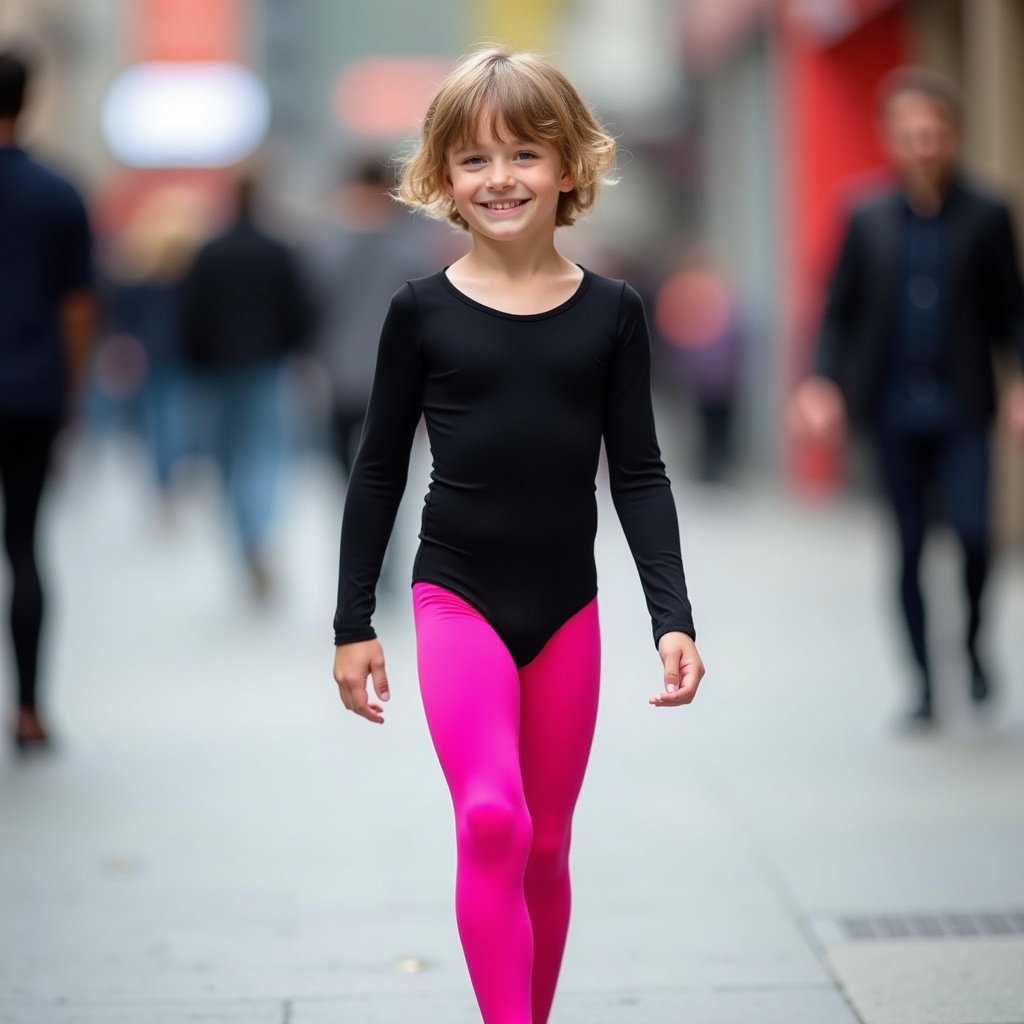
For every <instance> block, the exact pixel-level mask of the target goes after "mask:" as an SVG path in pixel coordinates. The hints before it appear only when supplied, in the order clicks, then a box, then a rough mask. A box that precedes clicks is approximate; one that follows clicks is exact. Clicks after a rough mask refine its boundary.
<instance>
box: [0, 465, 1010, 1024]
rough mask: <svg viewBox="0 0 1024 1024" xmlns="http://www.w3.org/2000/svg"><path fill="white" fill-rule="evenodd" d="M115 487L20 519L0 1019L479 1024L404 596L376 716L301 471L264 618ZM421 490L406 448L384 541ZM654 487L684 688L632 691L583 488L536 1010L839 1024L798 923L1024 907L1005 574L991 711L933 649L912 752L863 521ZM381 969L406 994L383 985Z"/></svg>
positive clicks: (923, 1000)
mask: <svg viewBox="0 0 1024 1024" xmlns="http://www.w3.org/2000/svg"><path fill="white" fill-rule="evenodd" d="M141 468H142V467H140V466H139V465H138V464H133V463H132V461H131V460H130V459H126V458H125V457H124V455H123V453H118V452H116V451H112V452H108V453H107V454H104V455H101V456H100V457H98V458H95V459H92V460H89V459H85V460H78V461H76V462H74V463H72V464H71V466H70V467H69V472H68V473H67V474H66V475H65V476H64V478H63V479H61V480H59V481H57V482H56V486H55V488H54V490H53V491H52V492H51V498H50V501H49V504H48V506H47V511H46V515H45V517H44V518H45V522H44V524H43V528H42V531H41V534H42V536H41V548H42V550H43V551H44V557H45V559H46V566H47V569H48V571H49V575H50V578H51V579H52V581H53V586H52V588H51V589H52V594H53V600H52V605H51V607H52V614H51V616H50V618H49V619H48V631H49V632H48V636H49V638H50V642H49V644H48V647H47V654H46V661H47V667H46V680H47V685H46V691H45V692H46V697H47V701H48V706H49V707H50V708H51V709H52V715H53V721H54V724H55V727H56V729H57V730H58V733H59V735H60V739H61V747H60V752H59V754H58V755H57V756H55V757H54V758H52V759H50V760H46V761H35V762H32V763H28V764H24V763H20V762H17V761H15V760H14V759H13V758H9V757H6V756H5V757H4V758H3V759H2V760H0V823H2V825H0V828H2V837H0V839H2V841H0V908H2V912H3V922H2V924H3V926H2V927H0V1010H2V1012H3V1013H7V1014H8V1017H7V1018H6V1019H8V1020H13V1021H15V1022H16V1024H22V1020H21V1019H19V1018H17V1017H13V1018H12V1017H11V1014H13V1013H22V1015H23V1016H24V1014H25V1013H28V1014H29V1016H28V1017H27V1018H25V1020H24V1024H65V1022H66V1021H69V1020H79V1019H80V1020H82V1021H83V1022H85V1024H93V1022H94V1021H96V1022H97V1024H98V1020H99V1019H102V1020H104V1021H108V1020H109V1021H113V1022H114V1024H121V1022H122V1020H123V1021H124V1024H128V1021H129V1020H130V1021H131V1022H132V1024H136V1022H138V1021H141V1022H143V1024H145V1021H147V1020H153V1021H154V1022H155V1024H177V1019H176V1018H175V1017H174V1016H171V1017H167V1016H166V1015H167V1014H172V1015H173V1014H181V1013H184V1014H204V1013H205V1014H211V1015H213V1016H211V1017H209V1019H211V1020H217V1019H224V1020H226V1021H229V1022H230V1024H235V1021H236V1020H239V1014H242V1015H243V1019H246V1020H249V1019H252V1020H254V1021H255V1024H264V1016H265V1015H267V1014H270V1015H271V1016H270V1019H271V1020H276V1017H274V1014H276V1013H277V1012H278V1011H281V1013H282V1014H284V1015H285V1016H286V1017H287V1018H288V1024H295V1022H296V1021H297V1022H299V1024H303V1020H304V1015H305V1018H308V1024H314V1022H316V1024H323V1022H325V1021H337V1022H338V1024H359V1022H360V1021H361V1020H366V1021H367V1022H368V1024H372V1022H373V1021H381V1022H385V1024H392V1022H399V1021H402V1020H409V1021H414V1022H415V1024H442V1022H443V1024H448V1021H449V1020H451V1021H453V1022H455V1024H457V1021H458V1020H459V1019H461V1018H460V1017H459V1016H458V1015H459V1014H462V1015H463V1017H465V1016H466V1015H467V1014H468V1015H469V1016H468V1017H466V1019H467V1020H472V1021H474V1022H475V1024H478V1022H477V1021H476V1017H475V1016H474V1015H473V1014H474V1013H475V1011H474V1009H473V1004H472V1001H471V997H470V996H469V985H468V979H467V977H466V971H465V965H464V963H463V960H462V956H461V950H460V948H459V944H458V937H457V933H456V929H455V923H454V919H453V912H452V902H453V892H452V888H453V887H452V882H453V876H454V841H453V829H452V821H451V807H450V802H449V799H448V794H447V791H446V788H445V785H444V780H443V778H442V776H441V773H440V769H439V768H438V765H437V762H436V758H435V757H434V755H433V751H432V749H431V746H430V741H429V736H428V734H427V730H426V728H425V723H424V721H423V713H422V705H421V703H420V701H419V696H418V692H417V687H416V679H415V657H414V649H413V643H412V630H411V614H410V607H409V600H408V589H407V588H404V587H396V588H395V589H394V590H393V591H392V593H391V594H390V595H389V596H387V597H385V598H384V599H383V600H382V602H381V607H380V610H379V611H380V614H379V617H378V627H379V630H380V633H381V636H382V639H383V640H384V643H385V650H386V652H387V657H388V666H389V676H390V678H391V682H392V688H393V691H394V699H393V701H392V702H391V704H390V705H389V708H388V723H387V725H386V726H385V727H384V729H374V728H371V727H369V726H368V725H366V724H365V723H362V722H359V721H358V720H356V719H355V718H354V717H352V716H349V715H346V714H345V713H344V712H343V710H342V709H341V707H340V705H339V702H338V699H337V694H336V692H335V690H334V687H333V685H332V683H331V680H330V677H329V669H330V659H331V654H332V651H331V644H330V632H329V619H330V613H331V609H332V606H333V600H334V597H333V589H334V576H335V572H336V568H335V566H334V565H332V562H333V560H334V555H333V552H335V551H336V546H337V529H338V521H339V520H338V517H339V513H340V506H341V494H340V489H339V488H338V486H337V482H336V481H334V480H333V479H332V477H331V475H330V473H329V472H327V471H326V469H325V466H324V464H323V463H322V462H319V461H317V460H310V461H309V462H306V463H302V464H297V465H295V466H293V467H292V469H291V471H290V472H291V478H290V481H289V486H288V488H287V489H286V496H287V500H286V507H285V509H284V510H283V511H284V517H283V519H282V524H281V532H280V535H279V544H280V547H279V556H280V557H279V560H278V562H277V565H276V568H277V572H278V575H277V582H278V589H277V592H276V595H275V597H274V599H273V600H272V601H270V602H269V603H268V604H267V605H265V606H262V607H254V606H252V605H251V604H249V603H247V602H246V601H245V600H244V598H243V597H242V594H243V591H242V590H241V589H240V584H241V582H242V581H241V579H240V574H239V573H238V571H237V568H235V567H234V562H233V557H234V553H233V551H232V550H231V547H230V543H229V537H228V533H227V531H226V528H225V526H224V523H223V522H222V521H221V520H220V518H219V511H220V507H219V503H218V501H219V499H218V498H217V496H216V494H215V493H214V492H212V491H204V490H203V489H202V487H200V488H199V490H197V491H196V492H195V493H193V494H192V495H191V497H190V500H189V502H188V504H187V505H186V506H185V507H183V509H182V515H181V517H180V519H179V521H178V523H177V524H176V525H175V526H174V527H173V528H172V529H171V530H169V531H168V530H163V529H158V528H156V526H155V525H154V521H153V519H152V515H151V513H152V512H153V509H152V507H151V505H150V504H148V502H149V499H148V498H147V496H146V493H145V486H144V484H143V481H144V479H145V478H144V477H143V475H142V473H141ZM423 470H424V466H423V457H422V451H421V452H419V454H416V455H415V456H414V471H413V474H412V478H411V482H410V487H409V494H410V496H411V497H410V499H409V500H408V501H407V502H406V503H404V504H403V509H402V510H400V513H399V518H400V522H401V525H400V527H399V528H400V530H401V531H402V533H403V535H404V536H405V537H407V538H408V537H414V536H415V533H416V529H417V526H416V519H417V516H418V510H417V508H416V506H417V505H418V504H419V501H420V500H421V497H420V496H421V495H422V493H423V487H424V486H425V480H424V478H425V472H424V471H423ZM676 494H677V500H678V504H679V509H680V522H681V527H682V533H683V542H684V551H685V552H686V559H687V571H688V576H689V578H690V583H691V587H692V589H693V593H694V596H695V600H696V605H697V612H698V629H699V631H700V636H701V651H702V654H703V655H704V656H705V658H706V660H707V663H708V669H709V672H708V677H707V679H706V681H705V684H704V685H703V686H702V689H701V694H700V696H699V698H698V701H697V703H696V704H695V705H694V706H693V707H692V708H689V709H686V710H685V711H680V712H678V713H676V712H662V711H657V710H655V709H652V708H650V707H649V706H648V705H647V703H646V700H647V697H648V696H649V695H650V693H652V692H654V691H655V690H656V689H657V688H658V687H657V684H658V682H659V679H660V671H659V664H658V660H657V655H656V652H655V650H654V645H653V643H652V642H651V637H650V624H649V621H648V619H647V614H646V610H645V607H644V602H643V596H642V593H641V591H640V587H639V583H638V580H637V577H636V571H635V568H634V567H633V565H632V563H631V560H630V556H629V552H628V549H627V548H626V545H625V542H624V541H623V539H622V537H621V531H619V529H618V525H617V523H616V521H615V517H614V512H613V511H612V510H611V507H610V504H609V502H608V499H607V493H606V488H605V485H604V484H602V487H601V506H600V514H601V527H600V530H599V536H598V543H597V560H598V570H599V579H600V585H601V595H600V599H599V600H600V608H601V620H602V628H603V632H604V670H603V681H602V698H601V709H600V713H599V717H598V729H597V737H596V740H595V745H594V751H593V755H592V759H591V766H590V771H589V773H588V776H587V780H586V782H585V784H584V789H583V793H582V795H581V799H580V804H579V809H578V812H577V816H576V820H575V825H574V850H573V856H572V864H573V881H574V914H573V923H572V930H571V932H570V940H569V947H568V950H567V955H566V961H565V965H564V969H563V985H562V988H561V990H560V994H559V1000H560V1002H559V1004H558V1012H559V1013H560V1014H561V1017H560V1018H558V1019H557V1024H576V1022H577V1021H578V1022H579V1024H584V1022H586V1024H595V1022H598V1024H604V1022H607V1024H614V1022H625V1024H632V1022H635V1024H641V1022H642V1024H669V1022H672V1024H675V1021H677V1020H678V1021H679V1022H680V1024H684V1022H685V1024H692V1022H696V1021H700V1022H701V1024H705V1022H710V1024H720V1022H721V1024H724V1022H730V1021H736V1022H737V1024H739V1022H742V1024H750V1022H751V1021H756V1022H758V1024H766V1022H767V1024H773V1022H774V1021H779V1022H782V1021H786V1022H787V1024H790V1022H797V1024H802V1022H804V1021H806V1022H807V1024H833V1022H834V1024H852V1022H854V1021H856V1019H857V1018H856V1015H855V1014H854V1013H853V1011H852V1010H851V1009H850V1008H849V1007H848V1006H847V1005H846V1003H845V1002H844V997H843V994H842V993H841V992H840V991H839V990H838V988H837V986H836V985H835V984H834V980H833V972H834V970H835V968H834V966H833V965H832V964H831V962H830V961H829V960H828V956H829V955H831V954H830V952H829V951H830V950H831V949H832V948H833V947H834V946H835V945H837V944H836V943H829V942H823V941H822V940H821V938H820V936H817V937H816V936H815V935H814V934H813V928H812V927H811V926H810V925H809V922H811V921H814V920H817V919H820V918H822V917H829V916H830V915H831V916H832V917H835V916H836V915H840V914H844V915H854V916H855V915H858V914H861V915H866V914H888V913H897V914H898V913H912V912H918V913H934V914H938V913H945V912H956V911H971V912H981V911H985V910H998V909H1004V908H1009V907H1010V906H1011V905H1013V906H1016V905H1019V904H1021V903H1022V902H1024V890H1022V889H1021V884H1022V879H1024V875H1022V874H1021V873H1020V871H1019V867H1018V865H1019V860H1020V849H1021V848H1022V844H1024V803H1022V801H1021V800H1020V795H1019V779H1020V777H1021V772H1022V770H1024V686H1020V685H1018V681H1017V680H1015V679H1014V677H1013V676H1012V675H1011V674H1010V672H1009V669H1010V668H1011V667H1015V666H1019V665H1021V664H1024V632H1022V631H1021V630H1020V629H1019V623H1020V622H1021V621H1024V559H1016V560H1014V559H1008V560H1004V561H1002V562H1001V564H1000V565H999V567H998V569H997V572H996V574H995V575H994V578H993V590H992V594H991V605H990V607H991V608H992V619H991V632H990V640H991V642H992V646H993V658H994V660H996V661H998V663H999V664H1000V665H1001V666H1003V667H1004V673H1003V674H1002V676H1001V683H1002V693H1001V696H1000V701H999V703H998V705H997V708H996V711H995V714H994V715H993V716H992V718H991V719H990V720H989V721H987V722H980V721H978V722H975V721H973V720H972V719H971V718H970V716H968V715H966V713H965V711H966V709H965V707H963V706H961V705H962V704H963V701H962V697H963V694H962V692H961V690H962V687H960V685H959V681H958V675H957V673H958V672H959V669H958V668H957V667H956V658H955V654H956V652H955V651H954V650H953V649H952V646H950V644H951V642H947V640H948V638H947V639H945V640H944V639H943V638H944V637H945V636H946V634H948V632H949V631H948V630H947V631H946V633H943V631H942V630H937V631H936V632H935V637H936V642H937V643H938V644H939V646H940V648H942V645H943V644H945V645H946V648H949V650H948V651H947V652H946V653H948V654H950V657H949V658H947V659H944V660H943V662H942V664H943V666H944V671H945V673H946V678H945V681H944V685H945V687H946V688H945V690H944V693H943V696H944V701H943V704H942V710H943V720H942V725H941V727H940V729H939V730H937V732H936V734H935V735H934V736H932V737H928V738H918V739H914V740H912V741H911V740H909V739H908V738H906V737H904V736H902V735H900V734H898V733H896V732H895V731H894V730H893V729H892V728H891V724H892V717H893V715H894V713H895V711H896V710H897V709H898V707H899V705H900V703H901V699H902V696H903V695H904V692H903V690H902V689H901V687H902V685H903V683H904V680H903V678H902V675H901V661H900V657H899V651H898V649H897V645H896V644H895V642H894V637H896V636H897V635H898V633H897V631H896V629H895V626H894V623H893V621H892V609H891V608H890V607H889V606H888V605H886V603H885V600H884V598H883V597H882V595H884V593H885V590H884V587H885V586H886V585H887V580H886V578H885V574H886V571H887V567H886V561H885V548H884V543H883V540H882V535H881V532H880V520H879V517H878V515H877V511H876V510H875V509H874V507H873V506H872V505H870V504H867V503H864V502H857V501H852V502H841V503H835V504H833V505H831V506H829V507H827V508H826V507H821V508H817V509H815V508H808V507H804V506H800V505H799V504H797V503H794V502H792V501H791V500H790V499H788V498H787V497H786V496H785V495H782V494H780V492H779V491H778V490H777V489H775V488H773V487H771V486H761V485H757V484H755V485H754V486H751V487H748V488H744V489H742V490H741V489H734V490H730V489H724V488H723V489H717V490H707V491H702V490H696V489H692V488H690V487H688V486H687V485H686V484H685V483H680V482H677V485H676ZM404 547H405V549H404V550H402V549H401V547H400V549H399V551H398V552H397V554H396V555H395V560H396V562H395V576H396V578H398V577H400V576H403V575H405V574H406V573H407V571H408V562H409V561H410V560H411V555H412V544H411V543H406V544H405V546H404ZM933 554H934V555H935V558H933V559H932V561H931V563H930V567H929V568H928V571H929V572H932V571H933V570H937V571H938V573H939V575H940V576H941V577H942V578H943V579H944V580H945V582H951V581H952V582H955V579H954V578H953V576H951V575H950V571H951V570H952V569H954V568H955V557H954V556H955V551H954V550H953V549H950V548H949V546H948V545H945V546H944V545H943V544H940V545H939V546H938V548H936V549H935V551H934V552H933ZM943 574H945V576H943ZM0 583H2V581H0ZM950 613H956V609H955V608H950V607H945V606H943V605H942V603H941V602H940V603H938V604H937V605H936V614H937V616H938V618H939V619H940V620H943V619H944V617H945V618H948V619H949V621H951V622H952V621H955V620H954V619H952V618H949V614H950ZM942 649H945V648H942ZM975 948H977V947H975ZM876 951H877V948H876ZM857 955H859V954H857V953H853V954H851V956H853V957H856V956H857ZM410 958H415V959H416V960H421V961H423V965H424V970H423V971H422V973H418V974H415V975H412V976H409V975H405V974H403V973H402V971H401V970H400V966H399V965H401V964H402V963H403V961H405V960H408V959H410ZM866 973H868V972H866ZM913 976H914V977H915V978H917V979H918V984H917V985H916V987H915V985H911V984H909V983H908V984H907V986H906V989H905V990H901V991H899V992H897V993H896V994H895V996H894V997H893V1000H892V1004H894V1005H900V1006H902V1008H903V1009H905V1010H906V1011H907V1012H908V1013H912V1012H914V1011H915V1008H916V1007H925V1008H926V1009H927V1007H929V1006H930V1005H931V1003H930V1002H929V999H930V996H929V988H928V986H930V985H932V980H931V979H930V976H929V975H928V974H927V973H926V972H925V973H919V974H914V975H913ZM1012 980H1013V979H1012V977H1011V976H1010V973H1009V971H1008V973H1007V976H1006V978H1005V981H1006V990H1007V991H1008V992H1009V991H1010V990H1011V989H1012ZM1000 984H1002V983H1000ZM1019 988H1020V989H1021V990H1024V971H1022V972H1021V973H1020V979H1019ZM246 1000H247V1002H246ZM353 1008H358V1010H359V1014H360V1015H361V1016H355V1015H353V1014H352V1012H351V1011H352V1009H353ZM426 1011H429V1013H428V1012H426ZM32 1014H39V1016H32ZM43 1014H50V1016H49V1017H48V1016H45V1015H43ZM76 1014H77V1015H78V1016H75V1015H76ZM125 1014H135V1016H129V1017H127V1018H126V1017H125ZM139 1014H149V1015H150V1016H149V1017H146V1016H139ZM160 1014H164V1015H165V1016H163V1017H161V1016H159V1015H160ZM216 1014H220V1015H221V1016H220V1018H218V1017H217V1016H216ZM247 1014H248V1016H245V1015H247ZM254 1014H255V1015H257V1016H255V1017H254V1016H253V1015H254ZM435 1014H436V1015H435ZM62 1015H63V1016H62ZM119 1015H120V1016H119ZM232 1015H234V1016H232ZM261 1015H263V1016H261ZM315 1015H319V1016H315ZM4 1019H5V1018H2V1017H0V1021H3V1020H4ZM185 1019H188V1018H187V1017H186V1018H185ZM198 1019H204V1018H202V1017H199V1018H198ZM908 1019H914V1020H916V1018H908ZM552 1024H556V1019H553V1020H552ZM871 1024H874V1022H871ZM957 1024H960V1022H957ZM970 1024H982V1022H970ZM984 1024H988V1022H987V1021H985V1022H984Z"/></svg>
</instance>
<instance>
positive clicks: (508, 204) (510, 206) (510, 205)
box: [480, 199, 529, 210]
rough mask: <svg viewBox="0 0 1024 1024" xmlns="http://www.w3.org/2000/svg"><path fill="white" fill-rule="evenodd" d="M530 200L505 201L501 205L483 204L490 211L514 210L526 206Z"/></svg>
mask: <svg viewBox="0 0 1024 1024" xmlns="http://www.w3.org/2000/svg"><path fill="white" fill-rule="evenodd" d="M528 202H529V200H528V199H504V200H502V201H501V202H500V203H481V204H480V205H481V206H483V207H484V208H485V209H488V210H514V209H516V207H519V206H525V205H526V203H528Z"/></svg>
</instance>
